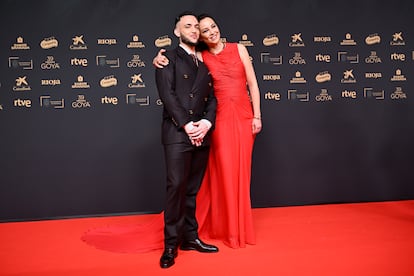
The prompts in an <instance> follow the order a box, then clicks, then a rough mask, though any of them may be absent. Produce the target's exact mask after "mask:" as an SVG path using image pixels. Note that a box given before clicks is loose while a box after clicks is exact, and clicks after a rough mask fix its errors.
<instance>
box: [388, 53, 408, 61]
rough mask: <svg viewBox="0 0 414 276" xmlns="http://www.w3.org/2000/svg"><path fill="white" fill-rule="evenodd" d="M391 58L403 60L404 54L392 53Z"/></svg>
mask: <svg viewBox="0 0 414 276" xmlns="http://www.w3.org/2000/svg"><path fill="white" fill-rule="evenodd" d="M391 60H395V61H405V54H398V53H392V54H391Z"/></svg>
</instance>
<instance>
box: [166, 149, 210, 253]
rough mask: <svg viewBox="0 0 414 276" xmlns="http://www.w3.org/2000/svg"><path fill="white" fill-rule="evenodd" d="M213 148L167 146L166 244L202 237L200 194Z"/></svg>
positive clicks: (171, 246) (171, 245)
mask: <svg viewBox="0 0 414 276" xmlns="http://www.w3.org/2000/svg"><path fill="white" fill-rule="evenodd" d="M209 150H210V148H209V147H205V146H203V147H195V146H192V145H189V144H185V143H181V144H170V145H164V153H165V161H166V168H167V194H166V203H165V209H164V223H165V225H164V245H165V247H166V248H174V247H177V246H178V245H179V244H180V243H181V242H182V241H183V240H193V239H196V238H198V223H197V219H196V217H195V211H196V197H197V193H198V191H199V189H200V186H201V182H202V180H203V177H204V173H205V170H206V166H207V161H208V154H209Z"/></svg>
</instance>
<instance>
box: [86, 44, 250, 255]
mask: <svg viewBox="0 0 414 276" xmlns="http://www.w3.org/2000/svg"><path fill="white" fill-rule="evenodd" d="M203 60H204V63H205V64H206V65H207V67H208V68H209V70H210V72H211V74H212V76H213V81H214V92H215V95H216V98H217V116H216V125H215V129H214V132H213V136H212V146H211V149H210V156H209V160H208V165H207V171H206V175H205V178H204V180H203V184H202V185H201V189H200V191H199V193H198V195H197V208H196V211H197V220H198V223H199V234H200V237H201V238H208V239H215V240H221V241H222V242H223V243H224V244H226V245H227V246H229V247H231V248H240V247H245V246H246V244H255V243H256V238H255V233H254V227H253V220H252V212H251V204H250V175H251V157H252V151H253V143H254V135H253V134H252V119H253V110H252V105H251V102H250V98H249V95H248V92H247V86H246V74H245V70H244V66H243V63H242V61H241V59H240V56H239V53H238V48H237V44H236V43H226V47H225V48H224V49H223V51H222V52H220V53H219V54H218V55H213V54H211V53H209V52H208V51H204V52H203ZM163 227H164V225H163V213H161V214H160V215H158V216H156V217H155V218H154V219H153V220H152V221H151V222H150V223H146V224H142V225H134V226H131V225H130V226H112V225H110V226H106V227H101V228H97V229H91V230H89V231H87V232H86V233H85V234H84V235H83V237H82V240H84V241H85V242H86V243H88V244H90V245H93V246H95V247H97V248H100V249H103V250H108V251H113V252H125V253H133V252H137V253H139V252H147V251H150V250H155V249H162V248H163V246H164V243H163V238H164V236H163Z"/></svg>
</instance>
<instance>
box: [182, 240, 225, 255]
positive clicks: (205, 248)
mask: <svg viewBox="0 0 414 276" xmlns="http://www.w3.org/2000/svg"><path fill="white" fill-rule="evenodd" d="M180 249H181V250H196V251H198V252H203V253H216V252H218V251H219V250H218V248H217V247H216V246H214V245H211V244H206V243H204V242H202V241H201V240H200V239H195V240H193V241H185V242H183V243H182V244H181V246H180Z"/></svg>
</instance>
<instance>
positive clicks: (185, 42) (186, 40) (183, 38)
mask: <svg viewBox="0 0 414 276" xmlns="http://www.w3.org/2000/svg"><path fill="white" fill-rule="evenodd" d="M181 42H182V43H184V44H187V45H189V46H197V44H198V41H197V42H192V41H190V40H189V39H188V38H187V37H185V36H183V35H182V36H181Z"/></svg>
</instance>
